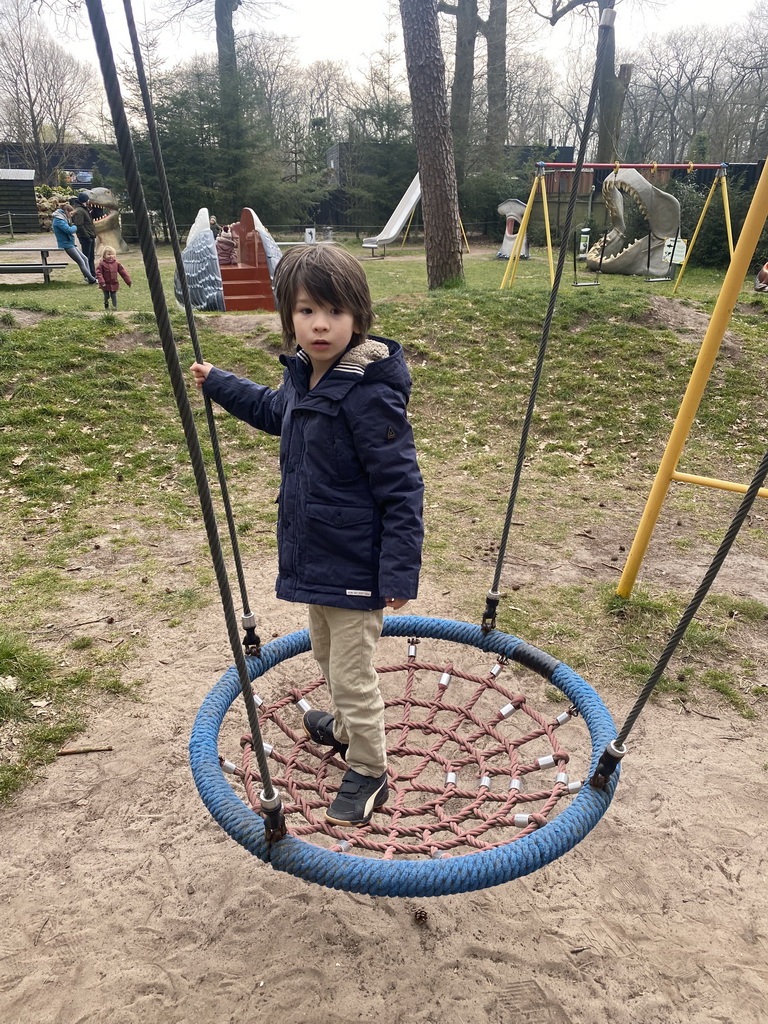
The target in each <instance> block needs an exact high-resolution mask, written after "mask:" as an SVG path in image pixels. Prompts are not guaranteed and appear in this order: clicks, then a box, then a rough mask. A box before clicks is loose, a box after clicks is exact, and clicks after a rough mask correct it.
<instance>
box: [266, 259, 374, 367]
mask: <svg viewBox="0 0 768 1024" xmlns="http://www.w3.org/2000/svg"><path fill="white" fill-rule="evenodd" d="M300 291H304V292H306V294H307V297H308V298H310V299H312V301H313V302H322V303H327V304H328V305H330V306H335V307H336V308H337V309H343V310H344V312H345V313H350V314H351V315H352V317H353V318H354V321H355V325H356V326H357V327H358V328H359V333H357V332H356V333H355V334H353V335H352V341H351V346H350V347H352V348H354V346H355V345H359V344H360V343H361V342H363V341H365V339H366V337H367V336H368V331H369V330H370V329H371V324H372V323H373V307H372V305H371V293H370V291H369V289H368V280H367V278H366V276H365V271H364V270H363V268H362V267H361V266H360V262H359V260H357V259H355V257H354V256H353V255H352V254H351V253H349V252H347V251H346V249H341V248H339V247H338V246H335V245H296V246H294V247H293V248H292V249H289V250H288V252H287V253H286V254H285V255H284V256H282V257H281V258H280V261H279V262H278V264H277V267H276V269H275V298H276V299H277V308H278V309H279V310H280V322H281V324H282V327H283V344H284V346H285V349H286V351H287V352H292V351H293V348H294V346H295V342H296V338H295V335H294V333H293V312H294V306H295V304H296V297H297V295H298V294H299V292H300Z"/></svg>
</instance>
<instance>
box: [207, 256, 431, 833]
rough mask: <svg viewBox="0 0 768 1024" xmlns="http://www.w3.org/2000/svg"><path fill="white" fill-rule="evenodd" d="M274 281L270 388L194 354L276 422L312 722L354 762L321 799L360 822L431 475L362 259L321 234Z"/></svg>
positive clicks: (284, 554) (379, 769) (377, 787)
mask: <svg viewBox="0 0 768 1024" xmlns="http://www.w3.org/2000/svg"><path fill="white" fill-rule="evenodd" d="M275 292H276V298H277V305H278V308H279V310H280V317H281V321H282V327H283V340H284V342H285V345H286V349H287V350H288V351H289V352H291V351H293V350H295V354H293V355H282V356H281V357H280V361H281V362H282V363H283V365H284V366H285V372H284V375H283V384H282V387H281V388H279V389H278V390H276V391H273V390H272V389H271V388H268V387H265V386H263V385H260V384H254V383H253V382H252V381H249V380H244V379H241V378H238V377H236V376H234V375H233V374H230V373H225V372H224V371H223V370H220V369H217V368H216V367H214V366H211V364H210V363H194V364H193V365H192V374H193V376H194V378H195V382H196V384H197V386H198V387H202V388H204V392H205V394H206V395H207V396H208V397H209V398H211V399H212V400H213V401H215V402H218V404H219V405H221V406H223V407H224V408H225V409H226V410H227V411H228V412H230V413H232V414H233V415H234V416H237V417H238V418H239V419H242V420H244V421H245V422H246V423H249V424H251V426H254V427H257V428H258V429H259V430H263V431H265V432H266V433H268V434H279V435H280V470H281V484H280V494H279V498H278V508H279V512H278V524H277V541H278V560H279V574H278V577H277V584H276V592H277V596H278V597H280V598H283V599H284V600H286V601H300V602H305V603H307V604H308V605H309V629H310V636H311V640H312V650H313V653H314V656H315V658H316V659H317V661H318V662H319V664H320V667H321V668H322V670H323V674H324V676H325V679H326V681H327V683H328V688H329V691H330V695H331V707H332V710H331V713H328V712H322V711H307V712H306V714H305V715H304V730H305V732H306V733H307V735H308V736H309V737H310V739H312V740H313V741H314V742H315V743H316V744H319V745H321V746H330V747H332V748H333V749H334V751H336V752H337V753H338V754H340V756H342V757H343V758H344V759H345V760H346V762H347V765H348V771H347V772H346V773H345V775H344V778H343V780H342V784H341V787H340V789H339V791H338V793H337V795H336V797H335V798H334V800H333V802H332V803H331V805H330V807H329V808H328V810H327V811H326V819H327V820H328V821H329V822H331V823H332V824H335V825H362V824H365V823H366V822H368V821H369V820H370V818H371V815H372V813H373V811H374V809H376V808H378V807H381V806H382V805H383V804H384V803H385V801H386V799H387V796H388V792H387V774H386V768H387V761H386V742H385V737H384V701H383V699H382V696H381V692H380V690H379V684H378V676H377V673H376V670H375V668H374V662H373V658H374V652H375V648H376V643H377V641H378V638H379V636H380V635H381V628H382V623H383V614H384V608H385V607H389V608H391V609H398V608H402V607H403V606H404V605H405V604H406V603H407V602H408V601H409V600H411V599H413V598H415V597H416V596H417V592H418V578H419V569H420V567H421V547H422V540H423V533H424V530H423V522H422V504H423V482H422V478H421V473H420V471H419V467H418V463H417V460H416V449H415V445H414V441H413V432H412V430H411V426H410V424H409V422H408V418H407V415H406V407H407V404H408V399H409V396H410V391H411V378H410V374H409V373H408V368H407V366H406V364H405V359H404V357H403V350H402V348H401V347H400V345H398V344H397V343H396V342H394V341H389V340H388V339H386V338H376V337H368V329H369V328H370V326H371V322H372V320H373V310H372V307H371V298H370V292H369V290H368V282H367V280H366V277H365V273H364V271H363V269H362V267H361V266H360V263H359V262H358V260H356V259H355V258H354V256H352V255H351V254H350V253H347V252H346V251H345V250H343V249H338V248H335V247H332V246H326V245H307V246H296V247H295V248H293V249H291V250H289V252H288V253H286V254H285V255H284V256H283V257H282V258H281V260H280V262H279V263H278V265H277V269H276V273H275Z"/></svg>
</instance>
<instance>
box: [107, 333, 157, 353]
mask: <svg viewBox="0 0 768 1024" xmlns="http://www.w3.org/2000/svg"><path fill="white" fill-rule="evenodd" d="M150 340H151V339H150V337H149V335H148V334H145V333H144V332H143V331H126V332H124V333H123V334H116V335H115V336H114V337H113V338H107V340H106V341H105V342H104V348H105V349H106V350H107V352H133V351H134V350H135V349H137V348H143V347H144V346H145V345H148V344H149V343H150Z"/></svg>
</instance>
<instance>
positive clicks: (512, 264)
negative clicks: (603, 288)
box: [499, 163, 554, 290]
mask: <svg viewBox="0 0 768 1024" xmlns="http://www.w3.org/2000/svg"><path fill="white" fill-rule="evenodd" d="M539 185H541V190H542V194H543V193H544V164H543V163H538V164H536V176H535V177H534V179H533V185H531V193H530V195H529V196H528V202H527V204H526V207H525V213H524V214H523V219H522V222H521V224H520V227H519V228H518V229H517V238H516V239H515V244H514V245H513V247H512V252H511V253H510V254H509V259H508V260H507V267H506V270H505V271H504V277H503V278H502V280H501V285H500V286H499V288H500V290H503V289H504V288H511V287H512V282H513V281H514V280H515V275H516V274H517V267H518V264H519V263H520V256H521V254H522V251H523V243H524V241H525V234H526V231H527V230H528V222H529V221H530V219H531V210H532V209H533V201H534V199H535V198H536V191H537V189H538V188H539ZM543 201H544V208H545V210H546V197H545V198H544V200H543ZM547 243H548V245H549V246H550V252H549V265H550V269H551V268H552V248H551V241H550V237H549V220H548V219H547ZM553 280H554V272H553Z"/></svg>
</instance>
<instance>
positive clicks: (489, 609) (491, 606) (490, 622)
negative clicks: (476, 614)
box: [480, 590, 501, 635]
mask: <svg viewBox="0 0 768 1024" xmlns="http://www.w3.org/2000/svg"><path fill="white" fill-rule="evenodd" d="M500 600H501V594H500V593H499V592H498V591H497V590H489V591H488V593H487V594H486V595H485V611H484V612H483V621H482V623H481V624H480V628H481V630H482V631H483V633H484V634H485V635H487V634H488V633H490V632H491V630H493V629H496V610H497V608H498V607H499V601H500Z"/></svg>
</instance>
